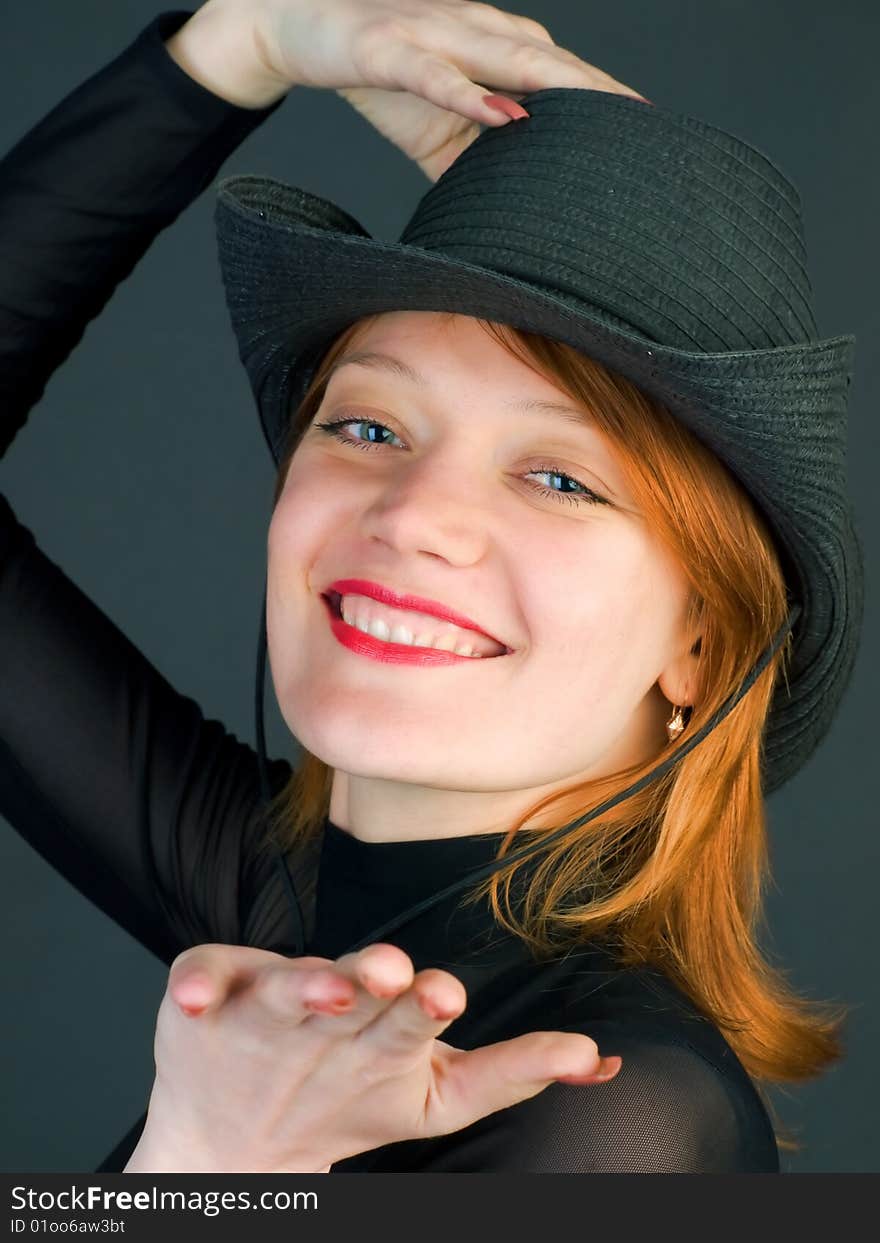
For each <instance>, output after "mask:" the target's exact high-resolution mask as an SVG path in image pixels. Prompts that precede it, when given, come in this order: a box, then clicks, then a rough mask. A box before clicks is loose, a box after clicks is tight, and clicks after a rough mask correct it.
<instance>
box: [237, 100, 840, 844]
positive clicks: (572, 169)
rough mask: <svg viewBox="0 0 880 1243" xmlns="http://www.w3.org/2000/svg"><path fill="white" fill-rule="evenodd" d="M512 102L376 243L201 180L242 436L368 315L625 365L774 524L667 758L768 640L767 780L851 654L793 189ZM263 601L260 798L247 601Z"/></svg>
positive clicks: (601, 117) (333, 215) (828, 445)
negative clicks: (772, 611)
mask: <svg viewBox="0 0 880 1243" xmlns="http://www.w3.org/2000/svg"><path fill="white" fill-rule="evenodd" d="M521 102H522V104H523V106H524V107H525V108H526V109H527V110H528V112H529V114H530V115H529V117H528V118H526V119H523V120H520V121H511V122H509V123H507V124H506V125H504V126H501V127H498V128H487V129H485V130H484V131H483V132H482V133H481V134H480V135H479V136H478V137H477V139H476V140H475V141H474V142H473V143H472V144H471V145H470V146H469V147H468V148H467V149H466V150H465V151H464V152H463V153H462V154H461V155H460V156H459V157H458V159H456V160H455V162H454V163H453V164H452V165H451V166H450V167H449V168H448V169H447V171H446V172H445V173H444V174H443V176H442V177H440V178H439V180H438V181H437V182H436V183H435V184H433V185H432V186H431V187H430V188H429V189H428V190H427V192H426V193H425V194H424V195H423V197H422V198H421V200H420V201H419V203H418V204H417V206H416V209H415V211H414V213H413V215H412V217H411V218H410V220H409V223H408V224H407V225H406V227H405V229H404V230H403V233H402V235H401V237H400V240H399V241H398V242H384V241H380V240H377V239H375V238H372V237H371V236H370V235H369V233H368V232H367V231H366V230H365V229H364V228H363V227H362V226H361V225H360V224H359V223H358V221H357V220H355V219H354V218H353V217H352V216H350V215H348V214H347V213H346V212H344V211H343V210H341V209H340V208H339V207H337V206H335V205H334V204H333V203H331V202H329V201H328V200H326V199H323V198H320V197H318V196H316V195H314V194H310V193H308V192H306V191H304V190H302V189H300V188H298V187H295V186H291V185H287V184H285V183H283V182H280V181H277V180H275V179H272V178H267V177H261V176H233V177H227V178H225V179H221V181H220V182H219V184H218V188H217V200H216V205H215V223H216V229H217V243H218V253H219V259H220V266H221V273H222V278H223V283H224V287H225V291H226V298H227V303H228V308H229V313H230V316H231V320H232V326H233V330H234V333H235V336H236V339H237V343H238V351H239V356H240V358H241V361H242V363H243V365H244V367H245V369H246V371H247V375H248V378H249V381H250V384H251V388H252V390H253V393H254V396H255V398H256V402H257V408H258V412H259V416H260V420H261V424H262V428H263V433H264V436H265V438H266V442H267V444H268V446H269V449H270V451H271V453H272V457H273V460H274V461H275V462H276V464H277V463H278V462H279V460H280V458H281V455H282V453H283V449H284V445H285V433H286V430H287V426H288V417H289V413H290V412H291V411H292V410H294V409H295V408H296V406H297V405H298V404H299V402H300V400H301V399H302V397H303V395H304V394H305V391H306V388H307V386H308V384H309V382H310V381H311V379H312V377H313V375H314V373H315V369H316V367H317V365H318V362H319V360H320V358H321V356H322V355H323V354H324V352H325V351H326V349H327V348H328V346H329V344H330V342H331V341H332V339H333V338H334V337H335V336H336V335H337V334H338V333H339V332H341V331H342V329H343V328H345V327H346V326H347V325H349V324H351V323H352V322H353V321H354V320H356V319H360V318H361V317H363V316H365V315H370V314H374V313H377V312H382V311H391V310H428V311H455V312H458V313H460V314H464V315H470V316H475V317H480V318H486V319H492V320H499V321H502V322H504V323H507V324H511V325H513V326H515V327H518V328H522V329H526V330H528V331H530V332H535V333H540V334H542V335H544V336H547V337H551V338H555V339H557V340H559V341H564V342H567V343H568V344H569V345H571V346H574V347H575V348H577V349H579V350H581V351H582V352H584V353H586V354H589V355H591V356H592V357H594V358H596V359H598V360H599V361H600V362H602V363H603V364H605V365H606V366H607V367H609V368H611V369H613V370H615V371H617V372H619V373H621V374H622V375H625V376H627V377H628V378H629V379H630V380H632V381H633V382H634V383H635V384H636V385H638V386H639V387H640V388H641V389H642V390H643V391H645V392H646V393H648V394H649V395H650V396H652V397H654V398H656V399H658V400H659V401H660V402H662V403H663V404H664V405H665V406H666V407H667V408H668V409H669V410H670V412H671V413H672V414H674V415H675V416H676V417H678V418H679V419H680V420H681V421H682V422H683V423H684V424H685V425H686V426H687V427H688V428H689V429H690V430H691V431H692V432H693V433H694V434H695V435H696V436H698V437H699V438H700V440H702V441H703V442H704V443H705V444H706V445H708V446H709V448H710V449H711V450H712V451H713V452H714V453H715V454H716V455H717V456H718V457H719V458H720V459H721V460H722V461H723V462H724V463H725V464H726V465H727V467H728V468H729V469H730V470H731V471H732V472H733V474H734V475H735V476H736V477H737V478H738V479H739V481H740V482H741V483H742V484H743V486H744V487H745V488H746V490H747V491H748V492H749V493H750V495H751V497H752V498H753V500H754V502H755V504H756V506H757V507H758V509H759V510H760V511H761V512H762V513H763V515H764V516H765V518H766V520H767V522H768V524H769V526H770V528H771V530H772V531H773V533H774V535H775V538H776V543H777V547H778V551H779V555H780V558H781V561H782V564H783V569H784V572H785V575H786V582H787V585H788V589H789V602H790V606H791V612H790V614H789V617H788V619H787V622H786V624H785V625H784V626H783V627H782V629H781V630H780V631H779V632H778V633H777V635H776V636H775V637H774V639H773V640H772V641H771V643H770V645H768V648H767V649H766V650H765V653H764V654H763V656H762V657H761V658H760V660H759V662H757V664H756V666H755V668H754V669H753V670H752V673H751V674H750V675H749V677H748V678H747V679H746V680H745V682H744V683H743V684H742V686H741V687H740V688H739V689H738V690H737V692H736V693H735V694H734V695H732V696H731V697H730V699H729V700H728V702H727V703H726V704H725V705H724V707H723V708H722V709H721V710H720V711H719V712H718V713H716V714H715V717H714V718H713V720H712V721H710V722H707V723H706V724H705V725H704V726H703V727H702V728H701V729H700V730H699V731H698V732H697V733H696V734H695V735H694V736H693V737H692V738H690V739H689V740H688V743H687V744H686V745H685V746H684V747H677V748H676V757H675V758H676V759H680V758H681V757H682V756H683V755H684V754H685V753H686V751H687V750H689V749H690V747H692V746H693V745H696V743H697V742H698V741H699V740H700V739H701V738H702V737H705V735H706V733H708V732H709V731H710V730H711V729H712V728H714V726H715V725H716V724H717V723H718V722H719V721H720V720H721V719H723V717H724V716H725V715H726V714H727V712H729V711H730V710H731V708H732V707H733V706H734V705H735V703H736V702H738V700H739V699H740V698H742V696H743V694H745V692H746V691H747V690H748V687H749V686H750V685H752V684H753V682H754V680H755V678H756V677H757V675H758V673H759V672H760V670H761V669H763V668H764V667H765V666H766V664H767V662H768V661H769V659H770V656H771V655H772V653H773V652H774V651H775V650H776V649H777V648H778V646H779V645H780V643H781V642H782V641H783V639H784V638H785V635H786V634H787V633H788V631H789V630H791V631H792V645H793V648H792V659H791V665H790V673H789V678H788V685H786V682H785V680H784V679H780V680H779V681H778V682H777V685H776V688H775V692H774V699H773V703H772V706H771V711H770V713H769V715H768V720H767V727H766V730H765V737H764V746H763V754H762V775H763V788H764V790H765V792H767V793H769V792H770V791H772V790H774V789H776V788H778V787H779V786H780V785H782V784H783V783H784V782H785V781H786V780H787V779H788V778H789V777H791V776H792V775H793V774H794V773H795V772H797V770H798V769H799V768H800V767H801V766H802V765H803V764H804V763H805V761H806V760H807V758H808V757H809V756H810V755H811V753H812V752H813V751H814V749H815V748H816V746H817V745H818V744H819V742H820V741H821V740H822V738H823V737H824V735H825V734H826V733H827V731H828V729H829V728H830V726H831V723H832V720H833V718H834V716H835V714H836V711H837V708H838V705H839V702H840V700H841V697H842V695H843V692H844V690H845V688H846V686H847V683H848V681H849V678H850V674H851V672H852V669H853V666H854V663H855V658H856V654H857V650H858V643H859V638H860V634H861V624H862V613H863V574H864V570H863V552H862V546H861V540H860V537H859V536H858V535H857V532H856V528H855V524H854V517H853V512H852V507H851V503H850V500H849V498H848V493H847V472H846V430H847V404H848V387H849V384H850V380H851V376H852V368H853V356H854V349H855V337H854V336H852V335H845V336H838V337H832V338H829V339H826V340H820V339H819V336H818V332H817V328H816V322H815V318H814V314H813V306H812V290H811V287H810V279H809V276H808V273H807V266H806V251H805V245H804V234H803V226H802V221H801V209H800V200H799V196H798V193H797V191H796V189H795V188H794V186H793V185H792V183H791V182H790V181H789V179H788V178H787V177H786V176H785V174H784V173H782V172H781V171H780V169H779V168H778V167H777V166H775V165H774V164H773V163H772V162H771V161H770V159H769V158H768V157H767V156H766V155H764V154H763V153H762V152H760V151H758V150H757V149H756V148H754V147H752V146H750V145H748V144H747V143H745V142H743V141H742V140H741V139H740V138H737V137H735V136H734V135H732V134H729V133H726V132H725V131H723V130H720V129H718V128H716V127H715V126H713V125H710V124H708V123H707V122H705V121H702V120H699V119H698V118H696V117H692V116H688V115H687V114H684V113H680V112H676V111H672V110H670V109H666V108H663V107H655V106H649V105H646V104H644V103H641V102H639V101H638V100H635V99H633V98H630V97H628V96H623V95H617V94H612V93H610V92H606V91H595V90H581V89H574V88H552V89H545V90H540V91H535V92H533V93H532V94H530V95H526V96H523V97H522V99H521ZM263 608H264V613H263V619H262V623H261V631H260V644H261V647H260V651H259V653H258V692H257V703H258V717H257V733H258V743H259V747H260V757H261V764H262V765H263V768H262V769H261V773H262V774H263V778H264V783H263V784H264V794H266V781H265V754H264V745H263V736H262V681H263V677H264V671H265V598H264V601H263ZM666 767H667V765H666V764H663V765H660V766H658V769H657V770H655V772H654V773H653V774H651V776H652V777H655V776H658V775H659V773H660V771H661V770H663V771H665V768H666ZM631 792H632V791H631ZM620 797H623V796H620ZM578 823H580V821H579V822H578ZM569 827H571V826H569ZM510 858H511V856H508V857H507V860H506V862H509V861H510Z"/></svg>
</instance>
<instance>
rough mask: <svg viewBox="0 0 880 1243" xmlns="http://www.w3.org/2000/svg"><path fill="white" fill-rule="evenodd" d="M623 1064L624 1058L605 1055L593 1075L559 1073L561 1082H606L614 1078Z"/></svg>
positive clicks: (558, 1077)
mask: <svg viewBox="0 0 880 1243" xmlns="http://www.w3.org/2000/svg"><path fill="white" fill-rule="evenodd" d="M622 1065H623V1058H621V1057H617V1056H616V1055H615V1056H614V1057H603V1058H602V1059H601V1061H600V1062H599V1065H598V1066H597V1068H596V1069H595V1070H594V1071H593V1073H592V1074H591V1075H557V1080H558V1081H559V1083H575V1084H583V1083H605V1081H606V1080H608V1079H613V1078H614V1076H615V1075H616V1074H617V1072H618V1071H619V1070H620V1068H621V1066H622Z"/></svg>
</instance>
